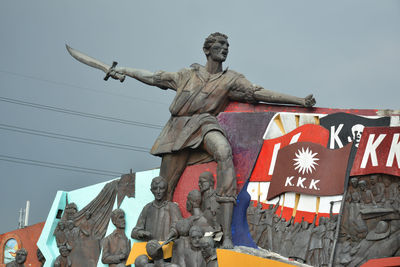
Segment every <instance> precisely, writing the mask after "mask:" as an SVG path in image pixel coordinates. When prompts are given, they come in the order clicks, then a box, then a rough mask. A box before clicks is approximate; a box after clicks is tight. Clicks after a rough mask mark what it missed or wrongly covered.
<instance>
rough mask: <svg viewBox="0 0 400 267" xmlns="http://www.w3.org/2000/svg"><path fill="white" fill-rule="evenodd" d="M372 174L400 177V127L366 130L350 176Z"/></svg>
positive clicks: (368, 128) (369, 128) (367, 128)
mask: <svg viewBox="0 0 400 267" xmlns="http://www.w3.org/2000/svg"><path fill="white" fill-rule="evenodd" d="M371 173H386V174H389V175H396V176H400V127H366V128H365V129H364V131H363V134H362V137H361V141H360V144H359V146H358V150H357V154H356V157H355V159H354V162H353V167H352V170H351V174H350V175H352V176H354V175H365V174H371Z"/></svg>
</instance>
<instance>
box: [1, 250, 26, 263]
mask: <svg viewBox="0 0 400 267" xmlns="http://www.w3.org/2000/svg"><path fill="white" fill-rule="evenodd" d="M27 256H28V252H27V251H26V249H24V248H20V249H18V250H17V252H16V253H15V260H13V261H12V262H9V263H7V264H6V267H25V265H24V263H25V261H26V257H27Z"/></svg>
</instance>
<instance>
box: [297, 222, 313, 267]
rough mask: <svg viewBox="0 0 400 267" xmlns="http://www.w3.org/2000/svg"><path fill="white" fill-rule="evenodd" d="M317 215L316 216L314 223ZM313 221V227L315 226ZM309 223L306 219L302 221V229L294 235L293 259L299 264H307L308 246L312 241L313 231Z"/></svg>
mask: <svg viewBox="0 0 400 267" xmlns="http://www.w3.org/2000/svg"><path fill="white" fill-rule="evenodd" d="M316 218H317V215H315V216H314V221H315V220H316ZM314 221H313V223H312V225H315V222H314ZM309 225H310V224H309V223H308V222H307V221H304V217H303V219H302V221H301V228H299V229H298V231H297V233H295V235H294V241H293V248H292V255H291V258H293V259H295V260H296V261H298V262H301V263H305V262H306V259H307V252H308V245H309V243H310V239H311V231H312V229H311V228H310V227H309Z"/></svg>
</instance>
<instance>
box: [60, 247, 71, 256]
mask: <svg viewBox="0 0 400 267" xmlns="http://www.w3.org/2000/svg"><path fill="white" fill-rule="evenodd" d="M58 251H59V252H60V255H61V256H63V257H67V256H68V255H69V252H70V250H69V249H68V246H67V244H62V245H61V246H60V247H59V248H58Z"/></svg>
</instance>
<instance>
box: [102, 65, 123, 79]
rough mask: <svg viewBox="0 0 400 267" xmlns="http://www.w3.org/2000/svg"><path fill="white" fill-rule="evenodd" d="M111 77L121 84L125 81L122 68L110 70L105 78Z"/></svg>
mask: <svg viewBox="0 0 400 267" xmlns="http://www.w3.org/2000/svg"><path fill="white" fill-rule="evenodd" d="M107 76H108V77H111V78H113V79H115V80H119V81H120V82H123V81H124V80H125V73H124V71H123V68H111V69H110V70H109V71H108V73H107V75H106V77H107Z"/></svg>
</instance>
